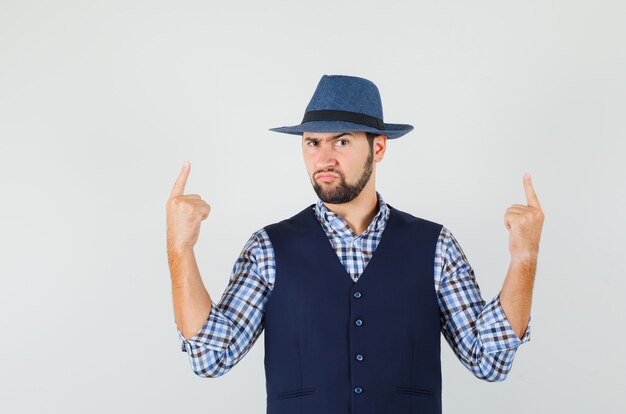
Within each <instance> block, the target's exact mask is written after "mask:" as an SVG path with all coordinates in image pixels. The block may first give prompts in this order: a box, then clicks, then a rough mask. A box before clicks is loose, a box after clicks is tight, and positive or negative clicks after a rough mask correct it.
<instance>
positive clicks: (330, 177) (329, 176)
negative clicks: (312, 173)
mask: <svg viewBox="0 0 626 414" xmlns="http://www.w3.org/2000/svg"><path fill="white" fill-rule="evenodd" d="M337 177H338V176H336V175H333V174H318V175H317V179H318V180H322V181H331V180H334V179H335V178H337Z"/></svg>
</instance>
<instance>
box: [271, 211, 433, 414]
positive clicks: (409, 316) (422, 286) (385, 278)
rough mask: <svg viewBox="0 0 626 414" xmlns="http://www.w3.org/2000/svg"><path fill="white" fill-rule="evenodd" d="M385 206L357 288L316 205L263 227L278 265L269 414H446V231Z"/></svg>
mask: <svg viewBox="0 0 626 414" xmlns="http://www.w3.org/2000/svg"><path fill="white" fill-rule="evenodd" d="M387 205H388V207H389V209H390V213H389V219H388V222H387V225H386V227H385V229H384V231H383V233H382V238H381V239H380V241H379V244H378V246H377V248H376V250H375V251H374V253H373V255H372V257H371V259H370V261H369V262H368V264H367V266H366V267H365V270H364V271H363V273H362V274H361V275H360V276H359V279H358V280H357V282H356V283H355V282H354V281H353V280H352V279H351V278H350V275H349V274H348V272H347V271H346V269H345V267H344V266H343V264H342V263H341V261H340V260H339V257H338V256H337V254H336V253H335V251H334V250H333V248H332V246H331V244H330V241H329V240H328V237H327V236H326V233H325V232H324V229H323V228H322V226H321V224H320V223H319V221H318V220H317V217H316V216H315V211H314V205H310V206H308V207H307V208H305V209H304V210H302V211H301V212H299V213H298V214H296V215H294V216H292V217H290V218H288V219H285V220H282V221H280V222H277V223H273V224H270V225H268V226H266V227H265V230H266V231H267V233H268V235H269V238H270V240H271V243H272V246H273V248H274V253H275V255H276V280H275V284H274V287H273V289H272V292H271V294H270V296H269V299H268V301H267V303H266V308H265V313H264V316H263V323H264V328H265V361H264V363H265V377H266V391H267V413H268V414H348V413H350V414H386V413H390V414H391V413H393V414H404V413H406V414H409V413H423V414H435V413H437V414H439V413H441V360H440V332H441V326H440V320H439V307H438V302H437V295H436V292H435V286H434V274H433V272H434V260H435V246H436V243H437V239H438V237H439V233H440V231H441V227H442V225H441V224H438V223H435V222H432V221H428V220H425V219H422V218H419V217H415V216H413V215H411V214H409V213H405V212H403V211H401V210H397V209H395V208H393V207H392V206H391V205H389V204H387Z"/></svg>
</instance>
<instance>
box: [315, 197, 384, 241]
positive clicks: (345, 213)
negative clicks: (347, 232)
mask: <svg viewBox="0 0 626 414" xmlns="http://www.w3.org/2000/svg"><path fill="white" fill-rule="evenodd" d="M324 205H325V206H326V208H327V209H328V210H330V211H332V212H333V213H337V214H339V215H340V216H341V217H343V218H344V219H345V220H346V222H347V223H348V225H349V226H350V229H351V230H352V231H353V232H354V234H356V235H360V234H361V233H363V232H364V231H365V229H367V226H369V225H370V223H371V222H372V219H373V218H374V216H375V215H376V213H378V209H379V207H380V206H379V205H378V198H377V197H376V189H375V188H374V186H373V185H367V186H365V187H364V188H363V191H361V193H360V194H359V195H358V196H357V197H356V198H355V199H353V200H352V201H349V202H347V203H343V204H330V203H324Z"/></svg>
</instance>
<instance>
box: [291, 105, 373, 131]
mask: <svg viewBox="0 0 626 414" xmlns="http://www.w3.org/2000/svg"><path fill="white" fill-rule="evenodd" d="M309 121H347V122H354V123H356V124H362V125H367V126H371V127H373V128H376V129H380V130H383V131H384V130H385V123H384V122H383V120H382V119H379V118H376V117H375V116H370V115H365V114H361V113H358V112H349V111H336V110H320V111H309V112H307V113H305V114H304V118H302V123H304V122H309Z"/></svg>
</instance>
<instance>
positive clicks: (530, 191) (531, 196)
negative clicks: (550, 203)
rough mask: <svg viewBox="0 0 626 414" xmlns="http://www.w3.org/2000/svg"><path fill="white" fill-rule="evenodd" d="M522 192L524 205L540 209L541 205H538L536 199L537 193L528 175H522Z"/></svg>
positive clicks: (537, 199)
mask: <svg viewBox="0 0 626 414" xmlns="http://www.w3.org/2000/svg"><path fill="white" fill-rule="evenodd" d="M524 191H525V192H526V203H527V204H528V205H529V206H532V207H537V208H539V209H541V205H540V204H539V198H537V193H536V192H535V189H534V188H533V184H532V181H531V178H530V174H529V173H525V174H524Z"/></svg>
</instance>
